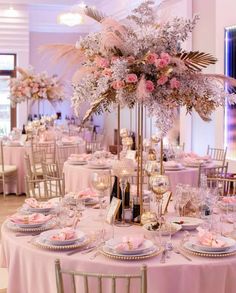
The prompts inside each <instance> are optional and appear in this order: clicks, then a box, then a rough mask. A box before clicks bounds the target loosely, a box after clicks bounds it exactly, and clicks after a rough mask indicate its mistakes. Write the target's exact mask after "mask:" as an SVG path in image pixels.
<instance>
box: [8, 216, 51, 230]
mask: <svg viewBox="0 0 236 293" xmlns="http://www.w3.org/2000/svg"><path fill="white" fill-rule="evenodd" d="M55 225H56V221H55V220H54V219H51V220H49V221H47V222H46V223H43V224H42V225H41V226H39V227H29V226H27V227H20V226H19V225H17V224H15V223H13V222H12V221H10V220H7V228H8V229H9V230H12V231H15V232H38V231H46V230H49V229H52V228H53V227H54V226H55Z"/></svg>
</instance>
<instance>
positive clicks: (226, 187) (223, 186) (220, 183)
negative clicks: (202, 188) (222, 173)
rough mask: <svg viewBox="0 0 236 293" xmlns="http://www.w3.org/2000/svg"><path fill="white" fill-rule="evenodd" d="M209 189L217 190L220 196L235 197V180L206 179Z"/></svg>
mask: <svg viewBox="0 0 236 293" xmlns="http://www.w3.org/2000/svg"><path fill="white" fill-rule="evenodd" d="M207 185H208V187H209V188H218V189H219V191H220V192H221V195H222V196H235V195H236V178H235V177H233V178H216V177H213V178H211V177H209V178H207Z"/></svg>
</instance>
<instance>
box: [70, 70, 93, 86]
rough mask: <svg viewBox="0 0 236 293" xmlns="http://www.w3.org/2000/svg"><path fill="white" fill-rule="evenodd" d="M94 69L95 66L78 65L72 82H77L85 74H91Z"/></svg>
mask: <svg viewBox="0 0 236 293" xmlns="http://www.w3.org/2000/svg"><path fill="white" fill-rule="evenodd" d="M95 71H96V67H91V66H90V67H89V66H83V67H80V68H79V69H78V70H77V71H76V72H75V73H74V74H73V77H72V83H73V84H78V83H79V82H80V81H81V79H82V78H84V77H85V76H86V75H87V74H92V73H94V72H95Z"/></svg>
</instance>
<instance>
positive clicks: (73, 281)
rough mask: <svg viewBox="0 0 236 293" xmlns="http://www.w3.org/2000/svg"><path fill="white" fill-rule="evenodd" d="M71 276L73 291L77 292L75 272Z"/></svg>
mask: <svg viewBox="0 0 236 293" xmlns="http://www.w3.org/2000/svg"><path fill="white" fill-rule="evenodd" d="M71 278H72V280H71V282H72V289H73V293H76V286H75V275H74V274H72V275H71Z"/></svg>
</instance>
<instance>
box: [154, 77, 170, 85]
mask: <svg viewBox="0 0 236 293" xmlns="http://www.w3.org/2000/svg"><path fill="white" fill-rule="evenodd" d="M167 81H168V77H167V76H166V75H162V76H161V77H160V78H159V79H158V80H157V84H158V85H163V84H165V83H166V82H167Z"/></svg>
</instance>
